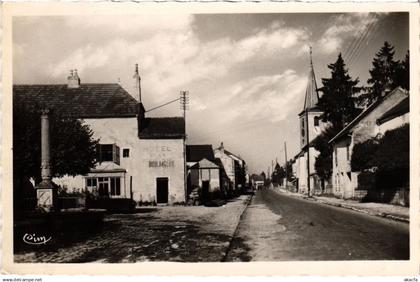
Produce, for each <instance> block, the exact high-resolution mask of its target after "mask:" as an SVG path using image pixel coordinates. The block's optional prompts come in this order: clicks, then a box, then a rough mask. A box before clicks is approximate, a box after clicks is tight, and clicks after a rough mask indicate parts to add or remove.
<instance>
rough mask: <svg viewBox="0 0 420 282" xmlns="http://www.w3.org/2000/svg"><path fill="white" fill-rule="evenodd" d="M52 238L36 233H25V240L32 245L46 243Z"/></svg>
mask: <svg viewBox="0 0 420 282" xmlns="http://www.w3.org/2000/svg"><path fill="white" fill-rule="evenodd" d="M50 240H51V237H49V238H47V237H45V236H36V235H35V234H28V233H25V235H23V242H25V243H26V244H30V245H42V244H44V245H45V244H46V243H47V242H48V241H50Z"/></svg>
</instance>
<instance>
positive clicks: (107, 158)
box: [96, 144, 120, 165]
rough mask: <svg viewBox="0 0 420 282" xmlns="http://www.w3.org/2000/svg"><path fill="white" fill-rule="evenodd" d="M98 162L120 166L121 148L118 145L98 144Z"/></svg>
mask: <svg viewBox="0 0 420 282" xmlns="http://www.w3.org/2000/svg"><path fill="white" fill-rule="evenodd" d="M96 154H97V161H98V162H99V163H101V162H114V163H116V164H118V165H119V164H120V147H118V146H117V145H116V144H98V146H97V148H96Z"/></svg>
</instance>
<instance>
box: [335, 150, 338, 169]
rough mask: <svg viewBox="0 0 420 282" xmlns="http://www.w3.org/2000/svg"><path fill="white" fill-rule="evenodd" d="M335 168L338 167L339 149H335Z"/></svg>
mask: <svg viewBox="0 0 420 282" xmlns="http://www.w3.org/2000/svg"><path fill="white" fill-rule="evenodd" d="M334 159H335V166H338V157H337V147H335V148H334Z"/></svg>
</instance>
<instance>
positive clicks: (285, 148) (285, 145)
mask: <svg viewBox="0 0 420 282" xmlns="http://www.w3.org/2000/svg"><path fill="white" fill-rule="evenodd" d="M284 164H285V165H284V169H285V171H286V181H285V186H286V187H285V188H286V190H287V144H286V141H284Z"/></svg>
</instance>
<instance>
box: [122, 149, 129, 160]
mask: <svg viewBox="0 0 420 282" xmlns="http://www.w3.org/2000/svg"><path fill="white" fill-rule="evenodd" d="M128 157H130V149H123V158H128Z"/></svg>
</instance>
